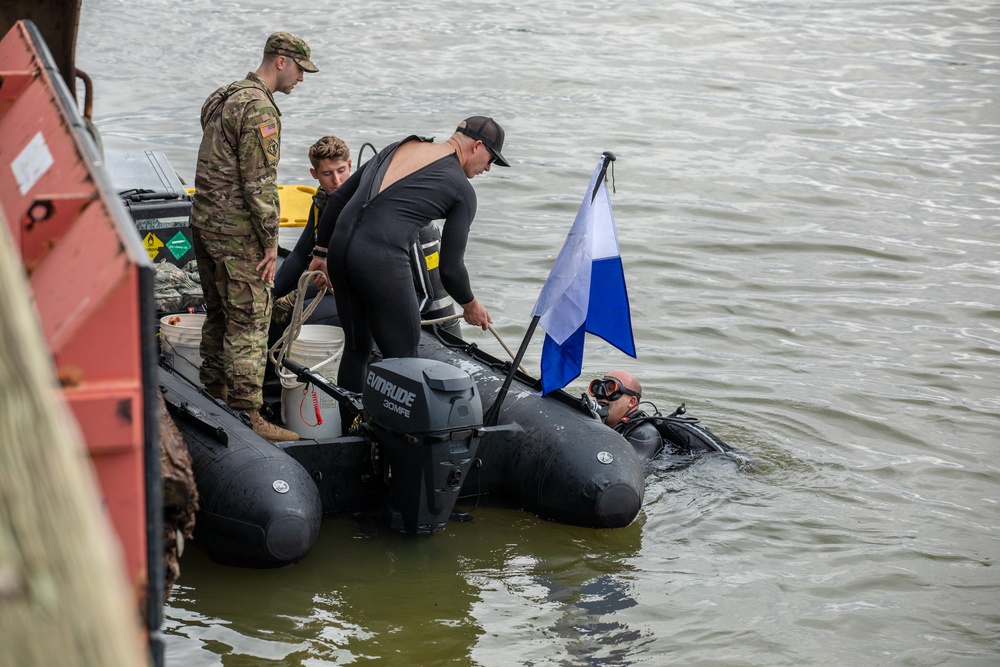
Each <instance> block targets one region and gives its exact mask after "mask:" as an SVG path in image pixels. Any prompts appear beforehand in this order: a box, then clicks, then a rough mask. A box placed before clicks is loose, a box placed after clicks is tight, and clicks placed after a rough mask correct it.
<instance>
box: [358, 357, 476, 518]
mask: <svg viewBox="0 0 1000 667" xmlns="http://www.w3.org/2000/svg"><path fill="white" fill-rule="evenodd" d="M362 400H363V402H364V405H365V409H366V411H367V412H368V414H369V419H368V422H367V428H368V430H369V432H370V433H371V434H372V437H374V438H375V440H376V441H378V443H379V444H380V445H381V448H382V452H383V455H384V457H385V460H386V461H387V462H388V464H389V469H390V475H391V476H390V481H389V490H390V493H391V499H390V503H389V508H388V518H389V524H390V526H391V527H392V528H393V529H395V530H400V531H403V532H408V533H420V534H426V533H431V532H433V531H435V530H440V529H442V528H444V525H445V522H446V521H447V520H448V517H449V516H450V515H451V511H452V509H453V508H454V506H455V501H456V500H457V499H458V493H459V491H460V490H461V488H462V482H463V481H465V476H466V475H467V474H468V472H469V468H470V466H471V465H472V460H473V458H474V457H475V455H476V448H477V447H478V446H479V438H480V435H481V433H482V430H481V429H482V425H483V406H482V401H481V400H480V397H479V389H478V387H477V386H476V382H475V381H474V380H473V379H472V377H471V376H470V375H469V374H468V373H466V372H464V371H462V370H460V369H458V368H456V367H454V366H451V365H449V364H446V363H444V362H441V361H434V360H431V359H386V360H384V361H380V362H376V363H372V364H370V365H369V366H368V376H367V378H366V380H365V388H364V392H363V399H362Z"/></svg>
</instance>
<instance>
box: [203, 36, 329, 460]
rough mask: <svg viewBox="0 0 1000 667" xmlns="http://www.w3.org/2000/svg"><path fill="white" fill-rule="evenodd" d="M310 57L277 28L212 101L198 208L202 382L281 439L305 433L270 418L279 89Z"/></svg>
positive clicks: (287, 88) (206, 114) (288, 87)
mask: <svg viewBox="0 0 1000 667" xmlns="http://www.w3.org/2000/svg"><path fill="white" fill-rule="evenodd" d="M309 55H310V52H309V46H308V45H307V44H306V43H305V42H304V41H303V40H301V39H300V38H298V37H296V36H295V35H292V34H289V33H287V32H276V33H274V34H273V35H271V36H270V37H269V38H268V39H267V43H266V45H265V46H264V57H263V59H262V60H261V64H260V67H258V68H257V70H256V71H255V72H250V73H249V74H247V77H246V78H245V79H243V80H242V81H236V82H235V83H232V84H230V85H228V86H224V87H222V88H219V89H218V90H216V91H215V92H214V93H212V94H211V95H209V97H208V99H207V100H205V104H204V106H203V107H202V109H201V126H202V129H203V130H204V136H203V137H202V141H201V148H200V149H199V150H198V167H197V170H196V173H195V194H194V201H193V204H192V208H191V228H192V230H191V231H192V237H193V241H194V252H195V257H196V258H197V260H198V272H199V274H200V276H201V285H202V290H203V291H204V294H205V306H206V309H207V311H208V316H207V318H206V319H205V326H204V328H203V329H202V338H201V356H202V359H203V362H202V366H201V381H202V383H203V384H204V385H205V387H206V388H207V389H208V391H209V393H211V394H212V395H213V396H215V397H217V398H221V399H222V400H225V401H226V402H227V403H228V404H229V405H230V407H232V408H233V409H235V410H245V411H246V412H247V414H249V415H250V423H251V425H252V426H253V430H254V431H256V432H257V433H258V434H260V435H262V436H263V437H265V438H267V439H269V440H273V441H283V440H297V439H298V436H297V435H296V434H295V433H294V432H292V431H289V430H287V429H283V428H280V427H278V426H275V425H274V424H270V423H268V422H267V421H265V420H264V419H263V417H261V415H260V408H261V406H262V405H263V394H262V386H263V382H264V366H265V356H266V354H267V329H268V324H269V321H270V318H271V287H272V286H273V281H274V272H275V268H276V266H277V258H278V213H279V211H278V185H277V171H278V158H279V157H280V154H281V120H280V116H281V112H280V111H278V106H277V105H276V104H275V102H274V95H273V94H274V92H276V91H280V92H283V93H285V94H286V95H287V94H288V93H290V92H292V88H294V87H295V85H296V84H297V83H298V82H299V81H302V76H303V72H316V71H318V68H317V67H316V66H315V65H314V64H313V63H312V61H311V60H309Z"/></svg>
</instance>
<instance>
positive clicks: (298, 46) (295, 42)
mask: <svg viewBox="0 0 1000 667" xmlns="http://www.w3.org/2000/svg"><path fill="white" fill-rule="evenodd" d="M264 53H273V54H275V55H278V56H287V57H289V58H291V59H292V60H294V61H295V62H296V63H298V65H299V67H301V68H302V69H303V70H304V71H306V72H318V71H319V68H318V67H316V65H314V64H313V61H311V60H309V45H308V44H306V42H305V40H303V39H302V38H301V37H296V36H295V35H293V34H292V33H290V32H276V33H274V34H273V35H271V36H270V37H268V38H267V44H265V45H264Z"/></svg>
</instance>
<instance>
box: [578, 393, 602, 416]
mask: <svg viewBox="0 0 1000 667" xmlns="http://www.w3.org/2000/svg"><path fill="white" fill-rule="evenodd" d="M580 404H581V405H583V407H584V409H586V410H587V412H589V413H590V416H591V417H593V418H594V419H597V420H600V421H604V418H605V417H607V416H608V406H606V405H601V404H600V403H598V402H597V399H596V398H594V397H593V396H591V395H590V394H588V393H586V392H584V393H582V394H580Z"/></svg>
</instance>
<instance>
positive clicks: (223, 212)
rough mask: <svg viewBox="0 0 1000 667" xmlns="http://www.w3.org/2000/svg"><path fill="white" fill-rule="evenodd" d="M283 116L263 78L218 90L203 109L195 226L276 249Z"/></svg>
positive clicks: (249, 76)
mask: <svg viewBox="0 0 1000 667" xmlns="http://www.w3.org/2000/svg"><path fill="white" fill-rule="evenodd" d="M280 116H281V112H280V111H279V110H278V106H277V105H276V104H275V103H274V97H273V95H272V94H271V91H270V89H269V88H268V87H267V84H265V83H264V82H263V81H262V80H261V78H260V77H258V76H257V75H256V74H254V73H253V72H251V73H249V74H247V78H246V79H243V80H242V81H237V82H235V83H232V84H230V85H228V86H223V87H222V88H219V89H218V90H216V91H215V92H214V93H212V94H211V95H209V96H208V99H207V100H205V104H204V105H203V106H202V108H201V126H202V129H203V130H204V135H203V136H202V140H201V148H199V149H198V167H197V170H196V172H195V180H194V185H195V194H194V201H193V204H192V207H191V226H192V227H198V228H199V229H204V230H206V231H210V232H215V233H217V234H232V235H237V234H238V235H250V234H254V235H256V236H257V238H259V239H260V243H261V245H262V246H263V247H265V248H270V247H274V246H276V245H278V216H279V210H278V184H277V177H278V158H279V157H280V154H281V120H280V118H279V117H280Z"/></svg>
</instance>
